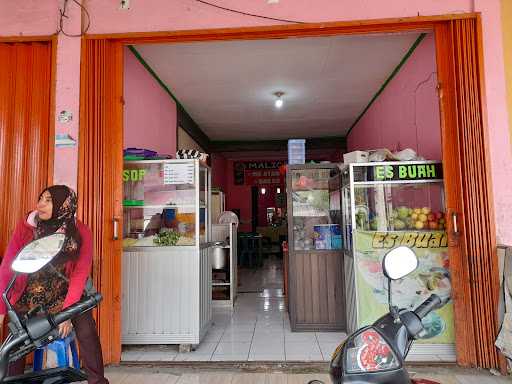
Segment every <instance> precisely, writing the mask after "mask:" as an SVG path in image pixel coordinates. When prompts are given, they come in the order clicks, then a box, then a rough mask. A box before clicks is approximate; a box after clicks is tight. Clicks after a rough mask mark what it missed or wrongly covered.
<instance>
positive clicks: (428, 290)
mask: <svg viewBox="0 0 512 384" xmlns="http://www.w3.org/2000/svg"><path fill="white" fill-rule="evenodd" d="M354 239H355V250H356V251H355V260H354V261H355V268H356V276H357V280H356V281H357V282H356V289H357V296H358V303H357V304H358V313H359V324H358V326H363V325H368V324H372V323H373V322H374V321H375V320H377V319H378V318H379V317H381V316H382V315H384V314H385V313H387V312H388V310H389V309H388V291H387V289H388V288H387V279H386V278H385V277H384V274H383V272H382V259H383V258H384V255H385V254H386V253H387V252H389V251H390V250H391V249H393V248H396V247H398V246H400V245H406V246H408V247H410V248H412V249H413V250H414V252H415V253H416V255H417V256H418V259H419V266H418V268H417V269H416V271H414V272H413V273H411V274H410V275H408V276H407V277H405V278H403V279H401V280H397V281H394V282H393V283H392V284H391V286H392V287H391V289H392V294H393V304H394V305H397V306H398V307H399V308H405V309H409V310H413V309H415V308H416V307H417V306H418V305H419V304H420V303H422V302H423V301H424V300H425V299H426V298H428V297H429V296H430V295H431V294H432V293H435V294H437V295H439V296H441V297H442V298H444V297H448V296H449V295H450V291H451V284H450V273H449V269H448V237H447V235H446V233H445V232H443V231H397V232H373V231H355V238H354ZM423 324H424V326H425V329H426V332H425V334H424V335H423V336H422V337H421V339H420V340H418V342H419V343H424V344H453V343H454V342H455V331H454V325H453V305H452V303H451V302H449V303H448V304H447V305H445V306H444V307H443V308H441V309H438V310H435V311H432V312H431V313H430V314H429V315H428V316H427V317H426V318H424V319H423Z"/></svg>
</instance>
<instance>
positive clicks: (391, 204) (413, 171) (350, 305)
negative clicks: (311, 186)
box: [341, 161, 454, 360]
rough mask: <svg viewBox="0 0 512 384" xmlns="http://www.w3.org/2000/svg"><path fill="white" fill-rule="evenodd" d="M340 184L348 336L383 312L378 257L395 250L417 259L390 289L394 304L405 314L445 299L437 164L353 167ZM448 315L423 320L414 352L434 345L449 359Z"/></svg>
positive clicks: (384, 304)
mask: <svg viewBox="0 0 512 384" xmlns="http://www.w3.org/2000/svg"><path fill="white" fill-rule="evenodd" d="M341 185H342V186H341V195H342V217H343V219H342V226H341V233H342V243H343V251H344V256H345V258H344V266H345V289H346V300H347V322H348V330H349V331H353V330H355V329H357V328H359V327H360V326H363V325H367V324H369V323H371V322H373V321H374V320H375V319H376V318H378V317H379V316H380V315H382V314H383V313H385V312H386V311H387V295H388V292H387V284H386V279H385V277H384V275H383V273H382V259H383V257H384V255H385V254H386V253H387V252H388V251H389V250H390V249H392V248H394V247H397V246H400V245H406V246H409V247H410V248H412V249H413V250H414V251H415V252H416V254H417V255H418V257H419V260H420V263H419V267H418V269H417V270H416V271H415V272H414V273H413V274H412V275H411V276H410V277H408V278H406V279H403V281H400V282H399V283H397V284H395V286H396V287H398V288H397V289H396V291H393V293H394V294H395V296H396V300H397V302H396V304H398V305H400V306H401V308H407V309H410V308H414V307H415V305H417V304H418V303H419V302H421V301H422V300H423V299H425V298H426V297H428V296H429V295H430V294H431V293H436V294H439V295H441V296H446V295H450V291H451V285H450V273H449V269H448V237H447V234H446V232H445V223H446V221H445V213H444V212H445V208H444V207H445V201H444V190H443V169H442V164H441V162H438V161H412V162H379V163H352V164H348V165H344V166H343V167H342V170H341ZM452 311H453V307H452V305H451V304H449V305H447V306H446V307H445V308H443V309H441V310H437V311H434V312H432V314H431V315H429V317H428V318H427V319H425V321H424V324H425V325H426V326H427V332H426V333H425V335H424V339H422V341H421V342H420V343H418V345H417V346H415V348H416V350H417V351H418V350H421V348H424V346H425V345H427V346H428V345H435V346H436V348H437V350H439V351H440V354H441V355H443V354H444V356H445V357H446V359H448V360H449V359H450V358H452V357H453V356H454V349H453V341H454V329H453V313H452Z"/></svg>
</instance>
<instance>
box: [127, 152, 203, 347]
mask: <svg viewBox="0 0 512 384" xmlns="http://www.w3.org/2000/svg"><path fill="white" fill-rule="evenodd" d="M123 185H124V202H123V203H124V215H123V259H122V263H123V266H122V271H123V274H122V280H123V282H122V293H123V297H122V343H123V344H180V345H187V346H188V345H191V344H192V345H193V344H199V343H200V341H201V339H202V338H203V336H204V335H205V334H206V332H207V331H208V328H209V325H210V323H211V318H212V308H211V295H212V281H211V279H212V278H211V272H212V269H211V264H210V258H209V249H210V247H211V246H212V243H211V242H210V241H211V240H210V239H211V222H210V201H211V198H210V195H211V192H210V185H211V183H210V169H209V168H208V167H207V166H206V165H203V164H202V163H201V162H200V161H199V160H149V161H146V160H137V161H125V163H124V172H123Z"/></svg>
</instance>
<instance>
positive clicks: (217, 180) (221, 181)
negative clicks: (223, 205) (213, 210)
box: [211, 153, 228, 192]
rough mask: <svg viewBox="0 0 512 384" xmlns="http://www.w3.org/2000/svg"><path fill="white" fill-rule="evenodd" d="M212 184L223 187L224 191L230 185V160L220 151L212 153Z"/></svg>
mask: <svg viewBox="0 0 512 384" xmlns="http://www.w3.org/2000/svg"><path fill="white" fill-rule="evenodd" d="M211 156H212V164H211V167H212V186H213V187H217V188H220V189H222V190H223V191H224V192H226V190H227V185H228V172H227V167H228V161H227V159H226V158H225V157H224V156H223V155H222V154H220V153H213V154H212V155H211Z"/></svg>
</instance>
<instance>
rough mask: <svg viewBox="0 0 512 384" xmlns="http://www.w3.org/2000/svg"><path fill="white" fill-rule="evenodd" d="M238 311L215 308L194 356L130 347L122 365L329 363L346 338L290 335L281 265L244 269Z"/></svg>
mask: <svg viewBox="0 0 512 384" xmlns="http://www.w3.org/2000/svg"><path fill="white" fill-rule="evenodd" d="M239 280H240V282H241V286H240V287H239V291H240V293H239V295H238V299H237V301H236V304H235V308H234V310H230V309H219V308H215V309H214V314H213V326H212V328H211V329H210V330H209V332H208V334H207V335H206V337H205V339H204V340H203V342H202V343H201V344H200V345H199V346H198V347H197V348H196V350H195V351H193V352H190V353H184V354H181V353H178V348H177V346H165V347H164V346H156V347H155V346H147V347H143V348H138V347H129V348H125V349H124V350H123V355H122V360H123V361H149V360H152V361H311V362H316V361H328V360H329V359H330V354H331V353H332V352H333V351H334V349H335V348H336V346H337V345H338V343H340V342H341V341H342V340H343V339H344V338H345V337H346V335H345V334H344V333H334V332H331V333H315V332H306V333H297V332H291V329H290V321H289V318H288V313H287V312H286V307H285V300H284V297H283V295H282V286H283V274H282V270H281V262H280V261H279V260H275V259H274V260H267V261H266V263H265V266H264V267H263V269H260V270H259V271H258V270H257V271H253V270H241V271H240V274H239Z"/></svg>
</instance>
